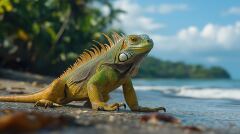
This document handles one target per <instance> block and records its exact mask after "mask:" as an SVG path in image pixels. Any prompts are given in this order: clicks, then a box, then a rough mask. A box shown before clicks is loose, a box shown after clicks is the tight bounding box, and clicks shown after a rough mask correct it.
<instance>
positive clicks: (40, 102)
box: [34, 99, 62, 108]
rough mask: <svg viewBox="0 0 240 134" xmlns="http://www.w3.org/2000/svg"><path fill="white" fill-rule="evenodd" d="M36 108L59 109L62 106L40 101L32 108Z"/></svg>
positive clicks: (43, 100)
mask: <svg viewBox="0 0 240 134" xmlns="http://www.w3.org/2000/svg"><path fill="white" fill-rule="evenodd" d="M37 106H40V107H44V108H48V107H60V106H62V105H60V104H57V103H54V102H52V101H49V100H45V99H42V100H39V101H37V102H36V103H35V105H34V107H37Z"/></svg>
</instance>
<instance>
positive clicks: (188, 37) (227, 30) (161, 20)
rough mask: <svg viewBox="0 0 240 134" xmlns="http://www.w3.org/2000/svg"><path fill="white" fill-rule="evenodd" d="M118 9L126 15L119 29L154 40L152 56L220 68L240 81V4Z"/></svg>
mask: <svg viewBox="0 0 240 134" xmlns="http://www.w3.org/2000/svg"><path fill="white" fill-rule="evenodd" d="M114 6H115V7H116V8H120V9H122V10H125V11H126V14H122V15H120V16H119V20H120V22H115V23H114V26H115V27H120V28H122V29H123V30H124V31H125V32H126V33H127V34H135V33H139V34H140V33H146V34H149V35H150V37H151V38H153V40H154V43H155V46H154V48H153V50H152V52H151V53H150V55H152V56H155V57H157V58H160V59H165V60H171V61H184V62H186V63H192V64H203V65H205V66H214V65H219V66H222V67H224V68H225V69H227V70H228V71H229V72H230V74H231V76H232V77H233V78H234V79H240V0H205V1H204V0H181V1H179V0H115V1H114ZM103 10H104V9H103ZM104 11H105V12H106V11H107V10H104Z"/></svg>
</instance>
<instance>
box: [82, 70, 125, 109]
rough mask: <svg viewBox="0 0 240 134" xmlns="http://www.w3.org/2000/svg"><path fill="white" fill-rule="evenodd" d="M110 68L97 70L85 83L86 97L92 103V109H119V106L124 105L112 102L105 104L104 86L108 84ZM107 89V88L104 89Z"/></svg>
mask: <svg viewBox="0 0 240 134" xmlns="http://www.w3.org/2000/svg"><path fill="white" fill-rule="evenodd" d="M111 73H114V72H111V70H107V69H103V70H101V71H100V72H97V73H96V74H95V75H93V76H92V77H91V78H90V80H89V81H88V84H87V90H88V97H89V100H90V102H91V104H92V109H94V110H104V111H114V110H117V109H119V107H121V106H125V104H124V103H114V104H107V103H106V101H107V99H108V98H107V97H106V96H108V94H107V93H106V92H104V91H103V90H104V88H106V85H108V84H109V83H110V82H112V81H111V77H113V76H112V75H110V74H111ZM105 90H108V89H105Z"/></svg>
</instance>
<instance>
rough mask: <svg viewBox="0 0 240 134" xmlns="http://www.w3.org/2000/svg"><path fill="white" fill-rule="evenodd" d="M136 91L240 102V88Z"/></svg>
mask: <svg viewBox="0 0 240 134" xmlns="http://www.w3.org/2000/svg"><path fill="white" fill-rule="evenodd" d="M135 89H136V90H142V91H149V90H155V91H156V90H157V91H160V92H161V93H162V94H166V95H173V96H179V97H191V98H205V99H207V98H208V99H234V100H240V89H238V88H231V89H229V88H197V87H174V86H135Z"/></svg>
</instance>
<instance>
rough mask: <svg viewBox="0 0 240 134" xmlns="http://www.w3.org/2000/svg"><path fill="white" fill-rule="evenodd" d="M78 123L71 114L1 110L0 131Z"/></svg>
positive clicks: (16, 131) (29, 130)
mask: <svg viewBox="0 0 240 134" xmlns="http://www.w3.org/2000/svg"><path fill="white" fill-rule="evenodd" d="M69 125H77V123H76V122H75V119H74V118H73V117H71V116H61V115H51V114H46V113H40V112H26V111H15V110H8V109H7V110H1V116H0V132H4V133H5V132H7V133H23V132H34V131H37V130H40V129H57V128H59V127H63V126H69Z"/></svg>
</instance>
